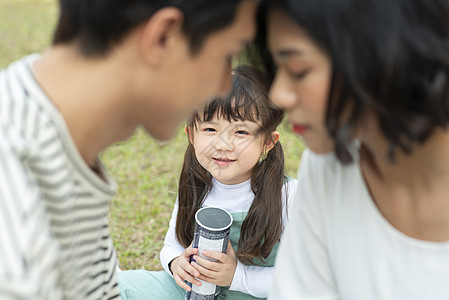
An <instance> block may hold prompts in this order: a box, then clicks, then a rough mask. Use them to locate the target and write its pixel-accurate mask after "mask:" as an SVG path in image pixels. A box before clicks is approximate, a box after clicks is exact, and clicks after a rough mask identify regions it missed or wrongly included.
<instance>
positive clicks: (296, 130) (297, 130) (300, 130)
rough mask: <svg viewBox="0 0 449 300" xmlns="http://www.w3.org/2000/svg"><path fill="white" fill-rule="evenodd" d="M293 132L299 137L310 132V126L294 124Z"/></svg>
mask: <svg viewBox="0 0 449 300" xmlns="http://www.w3.org/2000/svg"><path fill="white" fill-rule="evenodd" d="M292 129H293V132H294V133H296V134H299V135H303V134H305V133H306V131H307V130H309V126H305V125H299V124H293V125H292Z"/></svg>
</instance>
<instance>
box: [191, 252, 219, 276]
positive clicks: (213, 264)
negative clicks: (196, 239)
mask: <svg viewBox="0 0 449 300" xmlns="http://www.w3.org/2000/svg"><path fill="white" fill-rule="evenodd" d="M193 259H194V260H195V261H196V263H197V264H196V265H195V266H197V265H199V266H201V267H204V268H206V269H209V270H215V269H216V264H217V262H212V261H210V260H207V259H205V258H202V257H201V256H198V255H195V256H194V257H193ZM194 263H195V262H193V261H192V263H191V265H193V264H194ZM198 271H200V273H202V272H201V270H198Z"/></svg>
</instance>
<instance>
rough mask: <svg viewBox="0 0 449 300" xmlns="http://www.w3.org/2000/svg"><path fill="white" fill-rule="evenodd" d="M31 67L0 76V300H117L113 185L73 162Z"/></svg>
mask: <svg viewBox="0 0 449 300" xmlns="http://www.w3.org/2000/svg"><path fill="white" fill-rule="evenodd" d="M37 59H39V55H36V54H35V55H31V56H28V57H25V58H24V59H22V60H20V61H18V62H16V63H14V64H12V65H11V66H10V67H9V68H8V69H5V70H3V71H1V72H0V299H115V298H117V299H118V298H120V296H119V288H118V284H117V275H116V266H117V256H116V253H115V250H114V247H113V244H112V240H111V238H110V235H109V230H108V217H107V211H108V205H109V202H110V200H111V198H112V197H113V195H114V194H115V191H116V183H115V181H114V180H113V179H112V178H111V177H110V176H109V175H108V173H107V171H106V170H105V168H104V167H103V165H102V164H101V163H99V164H100V170H101V172H102V173H103V174H104V176H103V177H104V178H105V179H104V180H102V179H100V177H98V176H97V175H96V174H95V173H94V172H93V171H92V170H91V169H90V168H89V167H88V166H87V165H86V163H85V162H84V161H83V159H82V158H81V155H80V154H79V152H78V151H77V149H76V147H75V145H74V143H73V141H72V139H71V136H70V134H69V131H68V129H67V125H66V124H65V121H64V119H63V118H62V116H61V115H60V113H59V112H58V110H57V109H56V107H55V106H54V105H53V103H52V102H51V101H50V100H49V99H48V97H47V96H46V95H45V93H44V92H43V91H42V89H41V88H40V87H39V85H38V84H37V82H36V81H35V79H34V77H33V74H32V72H31V65H32V64H33V62H34V61H36V60H37Z"/></svg>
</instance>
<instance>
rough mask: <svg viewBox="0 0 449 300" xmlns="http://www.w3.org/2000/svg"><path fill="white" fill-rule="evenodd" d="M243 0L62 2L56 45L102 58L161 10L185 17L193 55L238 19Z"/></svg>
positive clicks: (184, 28)
mask: <svg viewBox="0 0 449 300" xmlns="http://www.w3.org/2000/svg"><path fill="white" fill-rule="evenodd" d="M242 1H243V0H226V1H211V0H59V4H60V16H59V20H58V24H57V27H56V31H55V34H54V37H53V44H54V45H58V44H66V43H75V44H76V46H77V48H78V50H79V52H80V53H81V54H82V55H83V56H85V57H102V56H106V55H107V54H109V52H110V50H111V49H112V48H113V47H114V46H116V45H117V44H119V43H120V42H121V41H122V40H123V38H124V37H125V36H126V35H127V34H128V33H129V32H130V31H131V30H132V29H134V28H135V27H137V26H138V25H140V24H142V23H143V22H145V21H147V20H149V19H150V18H151V16H152V15H153V14H154V13H155V12H156V11H158V10H159V9H161V8H164V7H176V8H178V9H180V10H181V11H182V12H183V14H184V23H183V31H184V32H185V34H186V36H187V37H188V38H189V39H190V49H191V51H192V54H194V53H196V52H197V51H198V50H199V49H200V48H201V46H202V43H203V41H204V40H205V39H206V37H207V36H208V35H210V34H211V33H213V32H215V31H217V30H219V29H222V28H224V27H226V26H227V25H229V24H231V23H232V22H233V20H234V17H235V13H236V11H237V6H238V4H239V3H240V2H242Z"/></svg>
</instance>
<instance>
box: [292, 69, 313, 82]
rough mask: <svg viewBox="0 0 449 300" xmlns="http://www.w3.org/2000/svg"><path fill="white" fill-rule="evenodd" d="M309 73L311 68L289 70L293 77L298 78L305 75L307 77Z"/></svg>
mask: <svg viewBox="0 0 449 300" xmlns="http://www.w3.org/2000/svg"><path fill="white" fill-rule="evenodd" d="M308 73H309V69H305V70H302V71H300V72H289V75H290V77H291V78H293V79H296V80H298V79H303V78H304V77H306V76H307V74H308Z"/></svg>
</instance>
